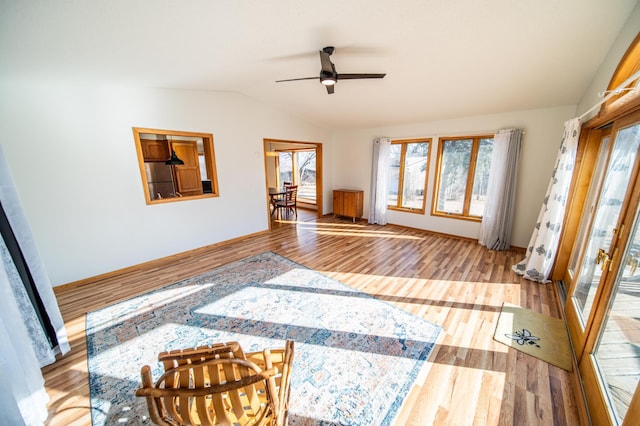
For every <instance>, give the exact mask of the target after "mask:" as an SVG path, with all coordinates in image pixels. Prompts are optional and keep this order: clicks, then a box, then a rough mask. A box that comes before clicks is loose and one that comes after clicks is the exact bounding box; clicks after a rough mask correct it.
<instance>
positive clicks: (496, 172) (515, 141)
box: [478, 129, 522, 250]
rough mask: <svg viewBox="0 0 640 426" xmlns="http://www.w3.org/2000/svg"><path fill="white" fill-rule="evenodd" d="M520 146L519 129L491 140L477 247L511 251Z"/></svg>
mask: <svg viewBox="0 0 640 426" xmlns="http://www.w3.org/2000/svg"><path fill="white" fill-rule="evenodd" d="M521 146H522V130H520V129H507V130H498V131H497V132H496V134H495V136H494V138H493V152H492V154H491V171H490V173H489V185H488V188H489V189H488V192H487V198H486V202H485V207H484V212H483V214H482V224H481V226H480V237H479V239H478V241H479V243H480V244H481V245H483V246H486V247H487V248H489V249H492V250H508V249H509V247H511V228H512V227H513V216H514V211H515V198H516V181H517V177H518V159H519V158H520V149H521Z"/></svg>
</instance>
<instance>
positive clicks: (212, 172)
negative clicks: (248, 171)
mask: <svg viewBox="0 0 640 426" xmlns="http://www.w3.org/2000/svg"><path fill="white" fill-rule="evenodd" d="M132 130H133V139H134V143H135V146H136V153H137V155H138V167H139V169H140V178H141V180H142V189H143V192H144V197H145V202H146V204H147V205H152V204H164V203H173V202H178V201H187V200H197V199H201V198H214V197H219V196H220V191H219V188H218V172H217V168H216V162H215V150H214V146H213V134H211V133H200V132H188V131H179V130H164V129H149V128H146V127H132ZM143 133H150V134H158V135H166V136H176V137H180V136H186V137H195V138H200V139H202V144H203V150H204V158H205V168H206V170H207V177H208V178H209V180H211V193H206V194H194V195H185V196H183V197H175V198H163V199H161V200H156V199H152V198H151V194H150V192H149V182H148V181H147V174H146V171H145V161H144V155H143V152H142V146H141V142H140V134H143ZM174 181H175V176H174Z"/></svg>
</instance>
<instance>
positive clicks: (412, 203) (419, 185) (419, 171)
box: [402, 142, 429, 209]
mask: <svg viewBox="0 0 640 426" xmlns="http://www.w3.org/2000/svg"><path fill="white" fill-rule="evenodd" d="M428 152H429V144H428V143H426V142H422V143H409V144H407V153H406V155H405V159H404V179H403V182H402V207H405V208H412V209H422V208H423V206H424V203H423V200H424V183H425V177H426V173H427V153H428Z"/></svg>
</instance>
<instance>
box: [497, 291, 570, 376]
mask: <svg viewBox="0 0 640 426" xmlns="http://www.w3.org/2000/svg"><path fill="white" fill-rule="evenodd" d="M493 338H494V339H495V340H497V341H498V342H500V343H504V344H505V345H507V346H511V347H512V348H514V349H517V350H519V351H520V352H524V353H526V354H529V355H532V356H534V357H536V358H538V359H541V360H543V361H546V362H548V363H549V364H553V365H555V366H556V367H560V368H564V369H565V370H567V371H571V370H572V369H573V367H572V365H573V353H572V351H571V344H570V343H569V334H568V333H567V328H566V326H565V324H564V321H563V320H561V319H558V318H552V317H550V316H547V315H543V314H540V313H537V312H534V311H532V310H529V309H525V308H521V307H520V306H516V305H511V304H509V303H504V304H503V305H502V311H500V318H498V324H497V325H496V332H495V334H494V336H493Z"/></svg>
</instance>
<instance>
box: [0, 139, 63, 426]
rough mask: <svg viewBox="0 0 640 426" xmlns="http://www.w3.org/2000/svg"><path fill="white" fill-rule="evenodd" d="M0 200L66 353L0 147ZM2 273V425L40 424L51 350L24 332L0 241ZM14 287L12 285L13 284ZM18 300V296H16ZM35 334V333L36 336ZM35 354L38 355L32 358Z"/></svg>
mask: <svg viewBox="0 0 640 426" xmlns="http://www.w3.org/2000/svg"><path fill="white" fill-rule="evenodd" d="M0 201H1V203H2V208H3V210H4V212H5V214H6V217H7V220H8V222H9V224H10V226H11V229H12V231H13V234H14V235H15V238H16V240H17V241H18V243H19V246H20V250H21V252H22V255H23V257H24V260H25V262H26V264H27V265H28V268H29V272H30V274H31V277H32V278H33V282H34V283H35V286H36V288H37V291H38V294H39V296H40V299H41V300H42V303H43V305H44V308H45V310H46V315H47V316H48V317H49V320H50V322H51V324H52V326H53V328H54V329H55V332H56V338H57V340H58V350H59V352H60V353H66V352H68V351H69V349H70V348H69V342H68V339H67V334H66V331H65V328H64V321H63V320H62V315H61V314H60V310H59V309H58V304H57V301H56V298H55V294H54V293H53V288H52V287H51V282H50V281H49V277H48V275H47V274H46V271H45V269H44V265H43V263H42V261H41V259H40V256H39V254H38V251H37V248H36V246H35V242H34V240H33V238H32V236H31V231H30V228H29V226H28V223H27V220H26V217H25V215H24V212H23V211H22V207H21V203H20V199H19V197H18V193H17V191H16V189H15V185H14V183H13V178H12V177H11V174H10V172H9V166H8V164H7V162H6V160H5V157H4V153H3V151H2V149H1V147H0ZM0 248H1V250H0V254H1V255H2V259H1V260H2V262H1V263H2V265H3V268H2V269H0V319H1V320H2V324H1V325H0V339H1V340H0V341H2V345H0V367H1V369H0V386H1V388H2V389H3V391H2V392H0V412H2V413H3V419H4V420H5V421H7V424H12V425H13V424H16V425H20V424H26V425H32V424H42V423H43V422H44V420H45V419H46V417H47V406H46V403H47V400H48V396H47V394H46V392H45V389H44V379H43V378H42V373H41V371H40V366H41V364H46V363H50V362H51V361H53V360H54V358H53V356H52V353H47V351H50V350H51V348H47V347H43V346H42V345H48V342H46V341H45V340H46V339H40V338H37V337H36V338H34V337H33V336H34V334H33V333H30V331H29V330H28V328H27V327H29V326H30V325H33V324H34V323H36V322H34V321H30V320H26V319H25V316H26V317H27V318H29V317H30V315H33V314H34V311H33V308H31V310H28V309H25V308H24V307H23V306H21V303H23V302H24V301H25V299H24V297H21V293H20V292H16V291H15V290H14V288H13V285H12V280H13V281H15V278H16V271H15V270H14V268H12V266H14V265H13V264H12V260H11V259H10V256H7V255H8V253H6V245H5V241H4V239H3V240H2V244H0ZM13 284H15V283H13ZM22 296H24V295H22ZM36 334H37V333H36ZM36 353H38V354H39V356H37V355H36Z"/></svg>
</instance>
